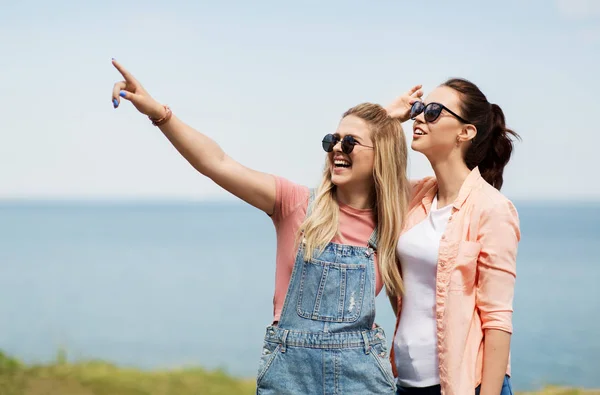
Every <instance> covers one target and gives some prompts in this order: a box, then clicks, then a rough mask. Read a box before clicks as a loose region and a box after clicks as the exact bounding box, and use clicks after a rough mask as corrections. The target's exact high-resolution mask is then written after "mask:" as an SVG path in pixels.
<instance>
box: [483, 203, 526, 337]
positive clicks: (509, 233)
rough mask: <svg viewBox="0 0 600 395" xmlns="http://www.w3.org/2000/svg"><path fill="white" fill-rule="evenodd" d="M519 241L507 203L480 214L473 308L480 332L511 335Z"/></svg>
mask: <svg viewBox="0 0 600 395" xmlns="http://www.w3.org/2000/svg"><path fill="white" fill-rule="evenodd" d="M520 238H521V234H520V229H519V217H518V214H517V210H516V209H515V207H514V205H513V204H512V203H511V202H510V201H504V202H502V203H500V204H497V205H496V206H495V207H493V208H492V209H490V210H487V212H485V211H484V212H483V213H482V217H481V222H480V224H479V242H480V243H481V252H480V254H479V262H478V271H479V277H478V281H477V290H476V292H477V295H476V305H477V308H478V310H479V314H480V317H481V321H482V328H483V329H484V330H485V329H499V330H503V331H505V332H508V333H512V313H513V298H514V289H515V280H516V261H517V246H518V244H519V240H520Z"/></svg>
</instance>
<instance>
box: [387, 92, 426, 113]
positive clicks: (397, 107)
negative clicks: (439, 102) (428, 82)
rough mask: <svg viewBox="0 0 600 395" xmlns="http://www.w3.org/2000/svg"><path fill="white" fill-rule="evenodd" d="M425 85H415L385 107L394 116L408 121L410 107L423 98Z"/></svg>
mask: <svg viewBox="0 0 600 395" xmlns="http://www.w3.org/2000/svg"><path fill="white" fill-rule="evenodd" d="M422 87H423V85H415V86H413V87H412V88H411V89H410V90H409V91H408V92H406V93H405V94H403V95H402V96H399V97H398V98H397V99H396V100H394V101H393V102H391V103H390V104H389V105H388V106H387V107H386V108H385V109H386V110H387V112H388V115H389V116H390V117H392V118H398V119H400V122H406V121H408V119H409V118H410V109H411V107H412V105H413V103H414V102H416V101H419V100H421V97H422V96H423V91H422V90H421V88H422Z"/></svg>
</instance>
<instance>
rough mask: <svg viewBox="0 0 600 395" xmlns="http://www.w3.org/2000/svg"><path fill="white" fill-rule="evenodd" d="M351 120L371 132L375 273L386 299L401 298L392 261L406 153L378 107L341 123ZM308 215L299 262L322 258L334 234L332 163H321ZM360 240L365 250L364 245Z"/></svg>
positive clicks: (405, 192) (355, 111) (403, 204)
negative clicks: (315, 256) (316, 252)
mask: <svg viewBox="0 0 600 395" xmlns="http://www.w3.org/2000/svg"><path fill="white" fill-rule="evenodd" d="M349 115H353V116H355V117H358V118H360V119H362V120H364V121H365V122H366V123H367V124H368V125H369V128H370V130H371V139H372V140H373V147H374V151H375V161H374V165H373V179H374V185H375V187H374V191H373V197H374V199H373V200H374V202H373V209H374V210H375V213H376V224H377V225H376V226H377V232H378V241H377V256H378V265H379V272H380V273H381V277H382V279H383V283H384V284H385V287H386V291H387V293H388V294H391V295H397V294H399V293H401V292H402V290H403V285H402V277H401V275H400V269H399V265H398V261H397V259H396V243H397V242H398V238H399V237H400V232H401V230H402V224H403V221H404V217H405V215H406V211H407V205H408V196H409V189H408V188H409V183H408V179H407V175H406V162H407V155H408V152H407V147H406V139H405V137H404V131H403V130H402V125H401V123H400V121H399V120H398V119H395V118H391V117H389V116H388V114H387V111H386V110H385V109H384V108H383V107H381V106H380V105H378V104H372V103H363V104H359V105H358V106H356V107H353V108H351V109H349V110H348V111H346V112H345V113H344V115H343V117H346V116H349ZM311 209H312V212H311V213H310V215H309V216H308V217H307V218H306V219H305V220H304V222H303V223H302V225H301V226H300V230H299V234H298V240H300V238H302V237H303V238H304V243H305V249H304V259H305V260H309V259H310V258H311V257H312V252H313V251H314V250H315V249H319V250H320V251H321V252H322V251H323V249H324V248H325V246H326V245H327V243H329V242H331V240H332V239H333V238H334V236H336V235H337V234H338V232H339V222H338V219H339V205H338V202H337V198H336V186H335V185H334V184H333V183H332V182H331V161H330V159H329V156H327V160H326V163H325V170H324V171H323V178H322V180H321V183H320V185H319V187H318V188H317V190H316V192H315V200H314V202H313V205H312V207H311ZM366 242H367V241H366V240H365V245H366Z"/></svg>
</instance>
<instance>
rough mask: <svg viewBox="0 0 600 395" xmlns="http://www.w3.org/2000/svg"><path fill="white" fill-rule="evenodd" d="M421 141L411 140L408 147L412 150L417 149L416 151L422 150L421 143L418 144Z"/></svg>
mask: <svg viewBox="0 0 600 395" xmlns="http://www.w3.org/2000/svg"><path fill="white" fill-rule="evenodd" d="M420 143H421V142H419V141H415V140H413V141H412V143H411V144H410V148H411V149H412V150H413V151H417V152H423V148H424V147H423V144H420Z"/></svg>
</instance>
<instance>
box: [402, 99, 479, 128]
mask: <svg viewBox="0 0 600 395" xmlns="http://www.w3.org/2000/svg"><path fill="white" fill-rule="evenodd" d="M442 110H446V111H448V112H449V113H450V114H452V115H454V116H455V117H456V119H458V120H459V121H461V122H462V123H471V122H469V121H467V120H466V119H464V118H462V117H461V116H460V115H458V114H456V113H455V112H454V111H452V110H451V109H449V108H448V107H446V106H444V105H443V104H440V103H429V104H427V105H425V104H424V103H423V102H421V101H416V102H414V103H413V105H412V107H411V108H410V119H412V120H413V121H414V119H415V118H416V117H417V116H418V115H419V114H420V113H424V114H423V116H424V117H425V120H426V121H427V122H435V120H436V119H438V118H439V117H440V114H441V113H442Z"/></svg>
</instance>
